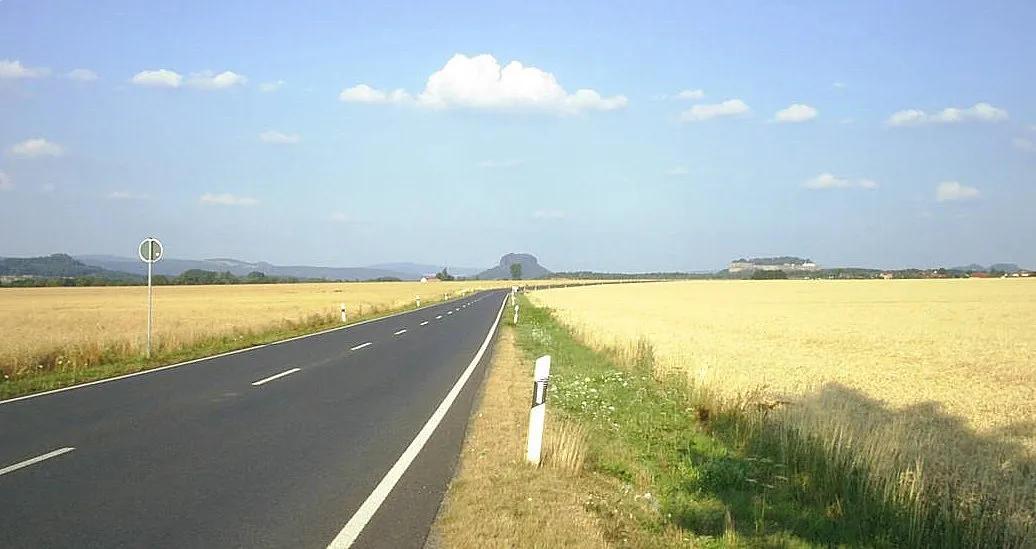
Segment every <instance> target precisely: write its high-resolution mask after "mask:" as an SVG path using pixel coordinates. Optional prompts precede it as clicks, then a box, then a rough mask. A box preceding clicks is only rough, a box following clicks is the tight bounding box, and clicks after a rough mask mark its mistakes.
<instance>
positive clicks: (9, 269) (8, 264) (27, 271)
mask: <svg viewBox="0 0 1036 549" xmlns="http://www.w3.org/2000/svg"><path fill="white" fill-rule="evenodd" d="M0 276H33V277H69V278H71V277H81V276H96V277H99V278H107V279H112V280H140V279H141V277H140V276H139V275H136V274H132V273H128V272H125V271H120V270H118V269H106V268H103V267H99V266H96V265H87V264H85V263H83V262H82V261H77V260H76V259H75V258H73V257H72V256H70V255H67V254H52V255H49V256H44V257H5V258H0Z"/></svg>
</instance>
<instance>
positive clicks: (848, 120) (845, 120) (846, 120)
mask: <svg viewBox="0 0 1036 549" xmlns="http://www.w3.org/2000/svg"><path fill="white" fill-rule="evenodd" d="M853 122H856V119H855V118H853V117H851V116H846V117H845V118H843V119H841V120H839V121H838V123H839V124H852V123H853Z"/></svg>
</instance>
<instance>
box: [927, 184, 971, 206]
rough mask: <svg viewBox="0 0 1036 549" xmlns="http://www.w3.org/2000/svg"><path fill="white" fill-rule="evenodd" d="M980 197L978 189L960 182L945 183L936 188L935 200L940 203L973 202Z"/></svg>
mask: <svg viewBox="0 0 1036 549" xmlns="http://www.w3.org/2000/svg"><path fill="white" fill-rule="evenodd" d="M978 195H979V191H978V189H976V188H975V187H967V186H965V185H961V184H960V182H958V181H943V182H942V183H939V185H938V186H937V187H936V188H935V199H936V200H937V201H939V202H952V201H958V200H971V199H973V198H978Z"/></svg>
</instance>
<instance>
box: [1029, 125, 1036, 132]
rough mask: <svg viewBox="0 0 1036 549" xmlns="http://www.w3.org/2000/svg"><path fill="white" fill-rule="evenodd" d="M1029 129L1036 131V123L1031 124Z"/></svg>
mask: <svg viewBox="0 0 1036 549" xmlns="http://www.w3.org/2000/svg"><path fill="white" fill-rule="evenodd" d="M1029 131H1032V132H1036V124H1033V125H1031V126H1029Z"/></svg>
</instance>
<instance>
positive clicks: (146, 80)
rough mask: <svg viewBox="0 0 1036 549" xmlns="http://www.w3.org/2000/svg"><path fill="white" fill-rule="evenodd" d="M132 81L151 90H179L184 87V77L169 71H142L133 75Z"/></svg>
mask: <svg viewBox="0 0 1036 549" xmlns="http://www.w3.org/2000/svg"><path fill="white" fill-rule="evenodd" d="M131 81H132V82H133V83H134V84H136V85H138V86H145V87H149V88H179V87H180V86H182V85H183V75H181V74H180V73H177V72H173V71H171V70H168V69H158V70H154V71H140V72H138V73H137V74H134V75H133V78H132V79H131Z"/></svg>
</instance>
